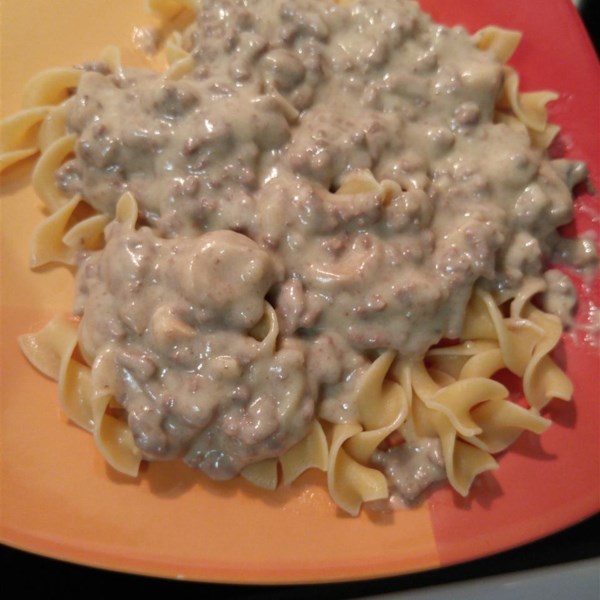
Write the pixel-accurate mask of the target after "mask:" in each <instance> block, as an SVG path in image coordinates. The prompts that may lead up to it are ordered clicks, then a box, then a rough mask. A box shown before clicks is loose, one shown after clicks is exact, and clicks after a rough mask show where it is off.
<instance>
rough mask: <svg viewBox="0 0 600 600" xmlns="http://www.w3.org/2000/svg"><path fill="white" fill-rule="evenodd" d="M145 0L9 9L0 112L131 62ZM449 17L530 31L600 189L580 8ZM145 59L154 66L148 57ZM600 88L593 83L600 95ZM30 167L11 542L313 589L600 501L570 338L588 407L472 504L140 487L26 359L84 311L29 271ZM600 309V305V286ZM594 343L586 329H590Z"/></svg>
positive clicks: (540, 76)
mask: <svg viewBox="0 0 600 600" xmlns="http://www.w3.org/2000/svg"><path fill="white" fill-rule="evenodd" d="M143 5H144V2H143V1H142V0H130V1H129V2H122V1H121V0H87V1H86V2H82V1H80V0H54V1H53V2H46V1H45V0H29V1H28V2H22V1H21V0H3V2H2V4H1V9H2V13H1V19H2V21H1V25H0V34H1V44H2V47H1V50H2V62H1V73H0V75H1V78H2V82H3V86H2V91H1V102H2V105H1V109H0V110H1V111H2V114H3V115H6V114H9V113H10V112H11V111H14V110H17V109H18V108H19V102H20V97H21V92H22V90H23V87H24V85H25V83H26V81H27V80H28V79H29V78H30V77H31V76H32V75H34V74H35V73H36V72H38V71H39V70H40V69H43V68H47V67H50V66H56V65H69V64H73V63H77V62H82V61H85V60H89V59H93V58H95V57H96V56H98V54H99V52H100V51H101V50H102V49H103V48H104V47H105V46H106V45H109V44H115V45H117V46H120V47H122V48H125V49H127V48H128V49H129V50H125V51H124V62H126V63H127V62H128V60H129V58H130V57H132V56H133V54H134V53H133V45H132V32H133V31H134V29H133V28H134V27H143V26H147V25H149V24H150V23H152V21H151V19H150V18H149V17H148V16H146V15H145V14H144V11H143ZM422 5H423V8H424V9H425V10H427V11H429V12H431V13H432V15H433V16H434V18H435V19H436V20H438V21H440V22H443V23H446V24H449V25H454V24H463V25H464V26H465V27H466V28H467V29H468V30H469V31H475V30H476V29H478V28H479V27H481V26H484V25H487V24H490V23H494V24H497V25H501V26H505V27H510V28H516V29H520V30H522V31H523V32H524V34H525V35H524V39H523V42H522V44H521V46H520V47H519V49H518V51H517V54H516V55H515V56H514V58H513V60H512V61H511V64H513V65H514V66H515V67H516V68H517V69H518V70H519V72H520V73H521V82H522V89H524V90H537V89H553V90H556V91H557V92H559V94H560V96H561V98H560V100H559V101H557V102H555V103H553V104H552V105H551V108H550V116H551V119H552V121H553V122H556V123H558V124H559V125H560V126H561V127H562V134H561V138H560V151H561V153H562V154H564V155H565V156H567V157H572V158H578V159H582V160H585V161H586V162H587V163H588V165H589V167H590V171H591V177H590V181H591V183H592V186H594V187H595V188H596V189H600V179H599V177H600V168H599V158H600V139H599V138H598V135H597V132H598V130H599V123H598V116H599V115H598V108H597V93H595V92H594V91H593V90H594V89H595V90H596V92H597V90H598V82H599V80H600V77H599V69H598V63H597V59H596V57H595V54H594V51H593V49H592V45H591V43H590V41H589V39H588V38H587V34H586V32H585V29H584V27H583V25H582V23H581V22H580V20H579V17H578V15H577V12H576V10H575V8H574V7H573V6H572V4H571V2H570V1H569V0H552V1H551V2H550V1H548V0H535V1H533V0H530V1H529V2H521V0H504V2H497V0H479V1H478V2H477V3H473V2H470V1H469V0H460V1H458V0H454V1H453V2H451V3H449V2H445V1H443V0H423V2H422ZM137 60H138V61H139V60H140V59H139V58H138V59H137ZM594 86H595V87H594ZM30 166H31V165H21V166H18V167H16V168H13V169H11V170H10V171H8V172H7V173H6V174H5V175H4V176H3V178H2V191H3V193H2V201H1V203H0V210H1V230H2V246H1V248H2V251H1V258H0V260H1V271H0V273H1V277H2V298H1V307H0V308H1V316H2V319H1V330H0V344H1V357H0V360H1V366H0V369H1V370H0V377H1V378H2V381H1V394H2V405H1V410H0V419H1V421H0V427H1V430H0V433H1V451H2V458H1V465H0V469H1V471H0V485H1V491H0V494H1V495H0V501H1V506H0V508H1V511H0V541H2V542H3V543H5V544H7V545H10V546H14V547H16V548H20V549H24V550H28V551H31V552H34V553H39V554H42V555H45V556H50V557H54V558H58V559H62V560H67V561H72V562H75V563H79V564H85V565H91V566H96V567H101V568H105V569H111V570H116V571H124V572H129V573H138V574H145V575H153V576H160V577H167V578H183V579H189V580H198V581H209V582H228V583H264V584H275V583H309V582H330V581H343V580H355V579H365V578H373V577H381V576H388V575H399V574H404V573H410V572H416V571H422V570H426V569H434V568H436V567H440V566H446V565H452V564H456V563H459V562H463V561H467V560H471V559H475V558H479V557H483V556H487V555H491V554H493V553H496V552H499V551H502V550H505V549H509V548H512V547H515V546H518V545H521V544H524V543H527V542H530V541H532V540H534V539H537V538H540V537H542V536H545V535H547V534H550V533H552V532H555V531H558V530H560V529H562V528H564V527H567V526H569V525H572V524H575V523H577V522H579V521H580V520H582V519H584V518H586V517H588V516H590V515H592V514H594V513H595V512H597V511H598V510H599V508H600V464H599V460H600V458H599V457H600V453H599V452H598V440H599V439H600V435H599V433H600V432H599V424H600V416H599V403H598V372H599V369H598V367H599V353H598V349H597V347H594V346H592V345H589V344H582V343H580V342H579V341H577V339H576V336H573V335H565V336H564V340H563V345H562V348H561V360H562V361H564V364H565V365H566V369H567V371H568V373H569V375H570V376H571V378H572V379H573V380H574V382H575V394H574V401H573V402H572V403H562V402H555V403H553V404H552V405H551V409H550V411H551V414H552V418H553V420H554V421H555V424H554V425H553V426H552V427H551V428H550V429H549V430H548V431H547V432H546V433H545V434H544V435H543V436H541V438H539V439H538V438H537V437H536V436H529V435H523V436H522V437H521V438H520V440H519V441H518V442H517V443H516V444H515V445H514V446H513V448H512V449H511V450H510V451H509V452H508V453H506V455H504V456H502V457H501V458H500V465H501V466H500V469H499V470H498V471H495V472H494V474H493V475H492V474H487V475H484V476H482V477H481V478H480V479H479V481H478V482H477V484H476V485H475V487H474V489H473V494H472V496H471V497H470V498H469V499H467V500H465V499H462V498H459V497H458V496H457V495H456V494H454V493H453V492H452V491H450V490H449V489H441V490H438V491H436V492H435V493H433V494H432V495H431V497H430V498H428V499H427V501H426V502H425V503H424V504H423V505H422V506H421V507H419V508H417V509H415V510H410V511H397V512H395V513H393V514H391V515H387V516H380V517H373V516H370V515H369V514H366V513H363V514H362V515H361V516H360V517H359V518H351V517H347V516H344V515H342V514H340V512H338V511H337V510H336V508H335V507H334V505H333V504H332V502H331V501H330V499H329V497H328V494H327V491H326V489H325V487H324V485H323V480H322V478H321V477H320V476H319V475H313V474H310V473H307V474H305V475H304V476H303V477H301V478H300V479H299V480H297V481H296V482H295V483H294V484H293V485H292V486H291V487H290V488H289V489H280V490H278V491H277V492H275V493H269V494H265V493H261V492H257V491H256V490H255V489H253V488H251V487H250V486H249V485H246V484H244V483H243V482H238V481H233V482H226V483H213V482H210V481H207V480H206V479H204V478H202V477H201V476H200V475H199V474H198V473H196V472H192V471H191V470H189V469H187V468H185V467H184V466H177V465H175V466H173V465H167V464H153V465H152V466H150V467H149V468H147V469H145V470H144V471H143V473H142V475H141V477H140V478H139V479H137V480H130V479H126V478H125V477H122V476H120V475H118V474H115V473H114V472H113V471H111V470H110V468H108V467H107V466H106V465H105V463H104V461H103V459H102V458H101V456H100V455H99V453H98V452H97V450H96V448H95V446H94V444H93V441H92V439H91V437H90V436H89V435H88V434H87V433H85V432H83V431H81V430H79V429H78V428H77V427H76V426H73V425H71V424H69V423H68V422H67V421H66V420H65V418H64V417H63V416H62V415H61V414H60V411H59V408H58V404H57V390H56V384H55V383H54V382H51V381H49V380H46V379H45V378H44V377H42V376H41V375H39V374H38V373H37V372H35V371H34V370H33V369H32V368H31V367H30V366H29V364H28V363H27V362H26V361H25V359H24V358H23V356H22V355H21V353H20V352H19V349H18V346H17V343H16V338H17V336H18V335H19V334H22V333H25V332H28V331H31V330H34V329H36V328H39V327H40V326H41V325H43V324H44V323H45V322H46V321H47V320H48V319H49V318H50V317H51V316H52V315H53V314H54V313H55V312H57V311H60V310H65V309H66V308H68V307H69V306H70V304H71V298H72V296H71V294H72V287H73V284H72V277H71V275H70V273H68V272H67V271H66V270H64V269H62V270H58V271H56V270H52V271H50V270H48V271H45V270H42V271H41V272H37V273H32V272H30V270H29V268H28V250H29V248H28V240H29V239H31V234H32V230H33V228H34V227H35V225H36V224H37V223H38V222H39V220H40V218H41V213H40V202H39V200H37V199H36V197H35V194H34V193H33V191H32V189H31V186H30V185H29V176H28V173H29V169H30ZM598 212H599V203H598V197H597V196H592V195H591V194H589V193H582V194H581V195H580V197H579V198H578V200H577V211H576V213H577V215H576V228H577V229H580V230H582V231H585V230H589V229H590V228H592V227H595V228H596V230H597V229H598ZM589 293H590V294H591V296H590V298H591V301H592V302H593V303H594V304H595V305H599V304H600V284H599V281H598V279H596V280H595V282H594V283H593V285H592V287H591V291H590V292H589ZM580 337H581V336H580Z"/></svg>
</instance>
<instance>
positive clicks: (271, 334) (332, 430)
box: [0, 0, 573, 515]
mask: <svg viewBox="0 0 600 600" xmlns="http://www.w3.org/2000/svg"><path fill="white" fill-rule="evenodd" d="M340 4H349V3H340ZM147 7H148V9H149V10H150V11H151V12H152V13H153V14H155V15H156V16H157V17H159V18H160V20H161V21H162V23H163V28H162V30H161V31H163V33H164V39H163V40H162V43H163V49H164V52H165V53H166V56H167V59H168V62H169V66H168V68H167V69H166V71H165V72H164V73H163V74H162V78H163V80H164V81H178V80H180V79H181V78H183V77H185V76H186V74H189V73H190V72H191V71H192V70H193V69H194V67H195V64H196V63H195V61H196V59H195V56H194V54H193V53H191V52H190V50H189V46H186V44H185V41H184V40H185V34H186V28H187V27H189V26H190V24H191V23H193V21H194V14H195V12H196V11H197V9H198V7H197V2H196V1H195V0H148V2H147ZM175 25H177V26H178V28H175ZM520 37H521V36H520V34H519V33H517V32H514V31H507V30H503V29H500V28H497V27H487V28H485V29H482V30H480V31H478V32H477V33H475V34H474V35H472V36H471V39H472V44H473V46H474V47H476V48H478V49H479V50H481V51H484V52H488V53H492V54H493V55H495V56H496V57H497V60H498V61H500V62H501V63H506V62H507V61H508V60H509V59H510V57H511V55H512V54H513V52H514V50H515V49H516V48H517V45H518V43H519V40H520ZM97 62H98V64H100V65H102V69H103V70H104V71H105V72H106V73H108V74H109V75H110V74H112V75H114V76H116V77H122V76H123V73H124V72H125V68H124V67H123V65H122V64H121V60H120V53H119V51H118V50H117V49H116V48H114V47H109V48H107V49H106V50H105V51H104V52H103V53H102V54H101V56H100V57H99V58H98V61H97ZM84 73H85V70H84V69H82V68H75V67H58V68H53V69H48V70H47V71H43V72H41V73H39V74H38V75H37V76H35V77H34V78H33V79H32V80H31V81H30V82H29V84H28V86H27V87H26V89H25V91H24V97H23V109H22V110H21V111H19V112H17V113H16V114H13V115H11V116H9V117H7V118H5V119H3V120H2V121H1V123H0V127H1V130H0V131H1V139H2V148H1V151H0V169H1V170H4V169H7V168H9V167H10V166H11V165H13V164H15V163H17V162H20V161H23V160H25V159H28V158H30V157H33V156H36V155H39V156H38V157H37V158H36V163H35V167H34V169H33V175H32V184H33V188H34V190H35V192H36V194H37V195H38V196H39V197H40V198H41V200H42V201H43V203H44V206H45V209H46V210H47V212H48V216H45V217H44V218H43V220H42V221H41V223H40V224H39V226H38V227H37V229H36V231H35V234H34V238H33V240H32V243H31V266H32V267H33V268H39V267H41V266H44V265H56V264H58V265H68V266H70V267H74V266H76V265H78V264H79V261H80V257H81V255H82V253H90V252H95V251H99V250H101V249H102V248H103V246H104V244H105V231H106V228H107V227H113V228H115V227H116V228H117V229H118V231H119V232H120V233H119V234H120V235H123V236H127V235H135V232H136V230H137V229H138V228H139V227H140V218H139V211H140V207H139V205H138V201H137V199H136V195H135V193H134V192H131V191H127V192H125V193H123V194H122V195H121V197H120V199H119V200H118V203H117V204H116V208H115V210H114V213H113V214H111V213H110V212H102V211H99V210H97V209H96V208H94V207H93V206H91V205H90V204H89V203H88V202H87V199H86V197H85V196H82V195H81V194H75V195H72V196H69V195H67V194H66V193H65V191H64V190H63V189H61V188H60V186H59V185H57V181H56V178H55V174H56V172H57V171H58V170H59V169H60V168H61V167H62V166H63V165H64V164H65V163H66V162H67V161H68V160H69V159H71V157H72V156H73V155H74V154H75V153H76V152H77V147H78V136H77V135H76V134H75V133H73V132H72V131H71V130H70V129H69V127H68V126H67V120H68V116H67V107H68V106H67V101H68V100H69V98H71V97H72V96H73V94H74V93H75V91H76V90H77V88H78V86H79V85H80V81H81V78H82V77H83V76H84ZM503 81H504V83H503V86H502V90H501V93H500V94H499V97H498V98H497V102H496V110H495V115H494V122H496V123H504V124H506V125H507V126H508V127H510V128H512V129H514V130H517V131H521V132H523V133H524V134H526V135H528V136H529V138H530V140H531V145H532V146H533V147H537V148H542V149H543V148H547V147H548V146H549V145H550V143H551V142H552V140H553V138H554V137H555V136H556V134H557V131H558V128H557V127H556V126H554V125H552V124H548V122H547V111H546V104H547V103H548V102H549V101H551V100H554V99H556V97H557V96H556V94H553V93H551V92H534V93H523V92H521V91H520V90H519V77H518V74H517V73H516V71H514V70H513V69H512V68H511V67H509V66H507V65H505V66H504V68H503ZM396 192H397V188H396V187H395V185H394V184H393V183H392V182H390V181H389V180H387V179H385V180H383V179H381V180H378V178H377V177H376V176H375V174H373V173H372V172H370V171H369V170H368V169H361V170H359V171H356V172H352V173H350V174H349V175H348V176H347V177H346V178H345V179H344V182H343V184H342V185H341V186H340V187H339V188H338V189H337V190H336V191H335V194H336V195H338V196H339V197H340V198H347V197H349V196H352V195H353V194H356V195H361V194H362V195H370V196H372V197H376V198H378V199H379V200H380V201H381V202H382V203H383V204H385V203H386V202H389V201H390V198H391V197H392V196H393V194H394V193H396ZM544 289H545V284H544V280H543V278H539V277H538V278H530V279H527V280H526V281H524V282H523V284H522V285H520V286H519V287H518V288H517V289H513V290H510V291H508V292H502V291H490V290H488V289H486V288H485V287H484V286H480V285H478V284H476V285H475V286H473V288H472V293H471V297H470V301H469V302H468V305H467V309H466V315H465V316H464V321H463V323H462V332H461V334H460V336H459V339H453V340H444V341H443V343H441V344H434V345H432V346H430V347H429V349H428V350H427V351H426V353H425V354H424V355H421V356H418V357H415V356H404V355H403V354H402V352H401V348H388V349H383V350H379V351H377V352H372V353H369V356H370V366H369V367H368V369H365V370H364V371H363V372H361V376H360V378H358V380H357V381H356V382H355V384H354V394H355V398H354V400H353V402H354V403H355V407H356V410H355V415H356V418H354V419H351V420H345V422H333V421H332V420H329V419H324V418H319V417H318V416H316V417H315V418H313V419H312V421H311V423H310V426H309V427H308V428H307V433H306V435H304V436H303V437H302V439H301V440H300V441H298V442H296V443H294V444H293V445H292V446H291V447H289V448H284V449H283V451H282V452H280V453H279V454H275V455H273V456H271V457H268V458H261V459H260V460H259V461H257V462H251V461H250V464H246V465H244V466H243V468H242V469H241V470H240V474H241V476H243V477H244V478H245V479H247V480H248V481H250V482H252V483H253V484H256V485H257V486H260V487H262V488H265V489H267V490H274V489H275V488H277V486H278V485H288V484H290V483H291V482H292V481H294V480H295V479H297V478H298V477H299V476H300V475H301V474H302V473H303V472H304V471H306V470H307V469H319V470H321V471H324V472H325V473H326V477H327V485H328V489H329V493H330V495H331V498H332V499H333V500H334V502H335V503H336V505H337V506H338V507H340V508H341V509H343V510H344V511H345V512H347V513H349V514H351V515H357V514H358V513H359V512H360V510H361V507H362V506H363V505H364V503H369V502H373V501H385V500H386V499H389V498H390V497H391V496H393V495H394V489H393V486H391V485H390V481H389V478H388V477H386V473H385V472H384V469H381V468H378V461H377V457H378V456H381V455H382V453H384V452H385V450H386V449H389V448H393V447H400V446H402V445H408V446H412V447H414V448H419V447H420V446H419V444H421V443H422V441H423V440H437V441H438V442H439V448H440V451H441V458H442V459H443V460H441V461H440V462H439V464H438V468H439V469H441V473H438V474H437V475H436V476H435V477H434V478H433V480H432V481H435V480H442V479H447V481H448V482H449V483H450V485H451V486H452V487H453V488H454V489H455V490H456V491H457V492H458V493H459V494H461V495H463V496H466V495H467V494H468V493H469V490H470V488H471V486H472V484H473V481H474V480H475V478H476V477H477V476H478V475H479V474H481V473H483V472H485V471H490V470H494V469H496V468H497V467H498V462H497V460H496V458H494V457H495V455H497V454H498V453H501V452H503V451H504V450H506V449H507V448H508V447H510V446H511V444H513V443H514V442H515V440H516V439H517V438H518V437H519V436H520V435H521V433H522V432H524V431H527V432H533V433H534V434H541V433H543V432H544V431H545V430H546V429H547V428H548V427H549V426H550V424H551V423H550V421H549V420H548V419H547V418H545V417H544V416H542V411H543V409H544V407H545V406H546V405H547V404H548V403H549V402H550V401H551V400H552V399H555V398H556V399H561V400H565V401H568V400H570V399H571V396H572V391H573V386H572V384H571V382H570V380H569V378H568V377H567V376H566V375H565V373H564V372H563V371H562V370H561V368H560V367H559V366H558V365H557V364H556V362H555V361H554V360H553V358H552V357H551V353H552V351H553V349H554V348H555V347H556V345H557V344H558V343H559V341H560V338H561V334H562V331H563V329H562V324H561V322H560V320H559V319H558V318H557V317H556V316H554V315H551V314H548V313H546V312H544V311H542V310H540V309H539V308H537V307H536V305H535V304H534V303H533V298H534V296H536V295H537V294H540V293H542V292H543V291H544ZM390 327H393V323H390ZM79 328H80V326H79V317H77V316H72V315H70V314H60V315H57V316H56V317H55V318H53V319H52V320H51V321H50V322H49V323H48V324H47V325H46V326H45V327H44V328H43V329H42V330H41V331H39V332H36V333H30V334H26V335H23V336H22V337H21V338H20V345H21V348H22V350H23V352H24V354H25V355H26V357H27V358H28V360H29V361H30V362H31V364H32V365H33V366H34V367H36V368H37V369H38V370H39V371H41V372H42V373H43V374H44V375H46V376H48V377H50V378H52V379H55V380H56V381H57V382H58V397H59V401H60V405H61V408H62V410H63V411H64V413H65V415H67V416H68V418H69V419H70V420H72V421H73V422H74V423H76V424H77V425H78V426H80V427H82V428H84V429H86V430H87V431H89V432H90V433H91V434H92V435H93V437H94V440H95V443H96V445H97V447H98V448H99V450H100V452H101V453H102V454H103V456H104V457H105V459H106V460H107V461H108V463H109V464H110V465H111V466H112V467H113V468H114V469H116V470H117V471H119V472H122V473H126V474H128V475H130V476H132V477H135V476H137V475H138V471H139V467H140V464H141V462H142V461H143V460H144V459H145V455H144V452H143V451H142V450H140V448H139V447H138V445H137V444H136V439H135V436H134V434H133V433H132V430H131V427H130V425H129V424H128V420H127V414H126V411H125V410H124V409H123V406H122V405H121V404H120V403H119V402H117V399H116V397H115V394H114V391H115V390H114V389H111V387H112V384H111V383H110V377H109V375H107V373H106V372H105V371H104V370H103V366H102V364H101V361H100V362H98V361H96V360H95V359H96V357H95V356H88V352H87V349H86V347H85V344H84V345H83V347H82V345H81V339H80V333H79ZM251 333H252V335H253V337H254V338H255V339H256V341H257V343H258V344H259V346H260V347H259V350H258V351H257V352H260V353H262V354H264V355H266V356H271V355H273V354H274V353H275V352H276V349H277V347H278V344H279V340H280V323H279V321H278V313H277V307H276V306H274V305H273V304H272V302H270V301H269V300H265V301H264V314H263V317H262V319H261V320H260V322H259V323H258V324H257V325H256V326H255V327H254V328H253V330H252V332H251ZM262 354H261V355H262ZM506 370H508V371H510V373H512V374H514V375H516V376H517V377H518V378H520V380H521V381H522V388H523V396H524V399H523V401H518V402H516V401H514V398H513V397H512V394H511V391H510V390H509V389H508V388H507V387H506V386H505V385H503V384H502V383H500V380H499V379H498V378H496V376H497V374H499V373H501V372H503V371H506ZM428 483H431V482H428ZM418 491H419V492H422V491H423V490H422V489H419V490H418ZM411 499H412V498H411Z"/></svg>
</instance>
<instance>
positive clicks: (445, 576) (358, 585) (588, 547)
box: [0, 0, 600, 600]
mask: <svg viewBox="0 0 600 600" xmlns="http://www.w3.org/2000/svg"><path fill="white" fill-rule="evenodd" d="M599 4H600V3H599V2H598V0H587V1H583V2H580V3H579V6H580V11H581V16H582V18H583V20H584V22H585V24H586V26H587V27H588V30H589V32H590V36H591V38H592V41H593V42H594V45H595V47H596V51H597V52H599V53H600V36H599V35H598V25H599V23H600V19H599V18H598V15H597V13H598V8H599ZM598 493H599V495H600V490H599V492H598ZM598 557H600V514H596V515H594V516H592V517H590V518H588V519H586V520H585V521H583V522H581V523H577V524H575V525H573V526H572V527H570V528H568V529H566V530H564V531H561V532H558V533H556V534H554V535H551V536H548V537H546V538H543V539H541V540H538V541H536V542H533V543H531V544H527V545H525V546H520V547H519V548H515V549H513V550H509V551H507V552H503V553H500V554H496V555H493V556H490V557H486V558H482V559H479V560H475V561H471V562H467V563H464V564H460V565H456V566H453V567H446V568H441V569H437V570H434V571H427V572H424V573H415V574H409V575H402V576H399V577H391V578H385V579H375V580H370V581H358V582H350V583H339V584H328V585H316V586H314V585H313V586H288V587H285V586H270V587H260V586H233V585H217V584H204V583H193V582H181V581H171V580H165V579H157V578H152V577H141V576H137V575H129V574H125V573H114V572H109V571H104V570H101V569H94V568H90V567H85V566H80V565H75V564H70V563H65V562H62V561H58V560H54V559H50V558H45V557H41V556H37V555H34V554H30V553H29V552H24V551H21V550H18V549H14V548H10V547H7V546H2V545H0V573H1V577H2V587H1V588H0V589H4V590H9V589H10V588H11V587H12V586H11V584H12V583H15V584H17V585H18V586H19V588H18V589H19V590H25V589H26V590H27V591H28V592H32V593H33V594H36V595H39V596H41V597H44V598H56V597H59V596H64V597H65V598H69V597H74V598H79V597H80V596H84V595H87V596H89V595H90V594H92V596H95V595H98V596H100V595H101V594H104V593H110V592H112V591H114V590H120V591H122V592H124V593H126V594H127V593H132V592H137V593H141V594H143V593H144V592H149V591H152V592H154V593H159V594H160V593H161V592H165V593H166V594H169V595H171V594H177V596H179V597H181V596H182V595H186V594H194V596H196V597H199V598H202V599H205V598H221V599H223V600H226V599H230V598H257V599H258V598H261V599H265V598H266V599H275V598H282V597H284V598H285V599H286V600H295V599H299V598H315V599H323V600H329V599H336V600H341V599H349V598H364V597H371V596H377V595H378V594H384V593H390V592H400V591H407V590H419V589H427V588H430V589H434V588H431V586H434V587H437V586H440V585H444V584H449V583H455V582H464V581H472V580H477V579H482V578H484V579H485V578H488V577H492V576H496V575H505V574H517V573H523V572H526V571H529V570H533V569H537V568H540V567H552V566H558V565H564V564H571V563H573V564H574V563H576V562H577V561H581V560H585V559H592V558H598ZM92 592H93V593H92Z"/></svg>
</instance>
